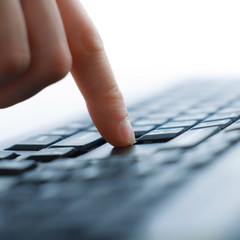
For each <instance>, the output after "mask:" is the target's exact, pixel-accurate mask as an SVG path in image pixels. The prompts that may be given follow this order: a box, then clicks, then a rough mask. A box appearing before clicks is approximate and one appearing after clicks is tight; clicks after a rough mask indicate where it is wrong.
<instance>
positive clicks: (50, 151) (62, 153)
mask: <svg viewBox="0 0 240 240" xmlns="http://www.w3.org/2000/svg"><path fill="white" fill-rule="evenodd" d="M74 152H75V149H74V148H72V147H66V148H45V149H42V150H40V151H39V152H36V153H34V154H33V155H30V156H28V158H27V159H32V160H35V161H38V162H50V161H52V160H54V159H57V158H60V157H62V158H63V157H67V156H69V155H71V154H72V153H74Z"/></svg>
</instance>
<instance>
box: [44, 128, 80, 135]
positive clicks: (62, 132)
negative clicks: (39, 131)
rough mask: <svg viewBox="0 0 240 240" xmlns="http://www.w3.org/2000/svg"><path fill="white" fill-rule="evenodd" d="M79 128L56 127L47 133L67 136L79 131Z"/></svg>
mask: <svg viewBox="0 0 240 240" xmlns="http://www.w3.org/2000/svg"><path fill="white" fill-rule="evenodd" d="M78 131H79V130H78V129H75V128H56V129H54V130H52V131H50V132H48V133H47V135H60V136H63V137H67V136H70V135H73V134H75V133H77V132H78Z"/></svg>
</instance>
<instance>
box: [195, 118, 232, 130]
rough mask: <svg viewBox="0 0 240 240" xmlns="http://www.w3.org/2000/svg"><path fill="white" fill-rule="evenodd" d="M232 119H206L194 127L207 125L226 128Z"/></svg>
mask: <svg viewBox="0 0 240 240" xmlns="http://www.w3.org/2000/svg"><path fill="white" fill-rule="evenodd" d="M231 122H232V120H231V119H223V120H216V121H204V122H202V123H199V124H198V125H196V126H195V127H194V128H193V129H198V128H206V127H216V126H217V127H220V128H221V129H223V128H225V127H226V126H228V125H229V124H231Z"/></svg>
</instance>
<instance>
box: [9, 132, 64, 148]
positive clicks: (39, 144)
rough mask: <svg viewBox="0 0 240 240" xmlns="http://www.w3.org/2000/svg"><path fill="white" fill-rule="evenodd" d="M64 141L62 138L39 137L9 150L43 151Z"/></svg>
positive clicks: (20, 143) (29, 139)
mask: <svg viewBox="0 0 240 240" xmlns="http://www.w3.org/2000/svg"><path fill="white" fill-rule="evenodd" d="M61 139H62V136H50V135H38V136H34V137H30V138H28V139H26V140H24V141H22V142H19V143H17V144H15V145H13V146H11V147H10V148H8V150H41V149H43V148H45V147H48V146H49V145H51V144H53V143H55V142H57V141H59V140H61Z"/></svg>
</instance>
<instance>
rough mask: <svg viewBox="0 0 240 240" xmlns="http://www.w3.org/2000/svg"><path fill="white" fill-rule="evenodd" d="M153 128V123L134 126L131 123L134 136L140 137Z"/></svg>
mask: <svg viewBox="0 0 240 240" xmlns="http://www.w3.org/2000/svg"><path fill="white" fill-rule="evenodd" d="M153 128H155V126H154V125H152V126H151V125H149V126H134V125H133V130H134V133H135V137H136V138H138V137H141V136H142V135H144V134H145V133H147V132H149V131H150V130H152V129H153Z"/></svg>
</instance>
